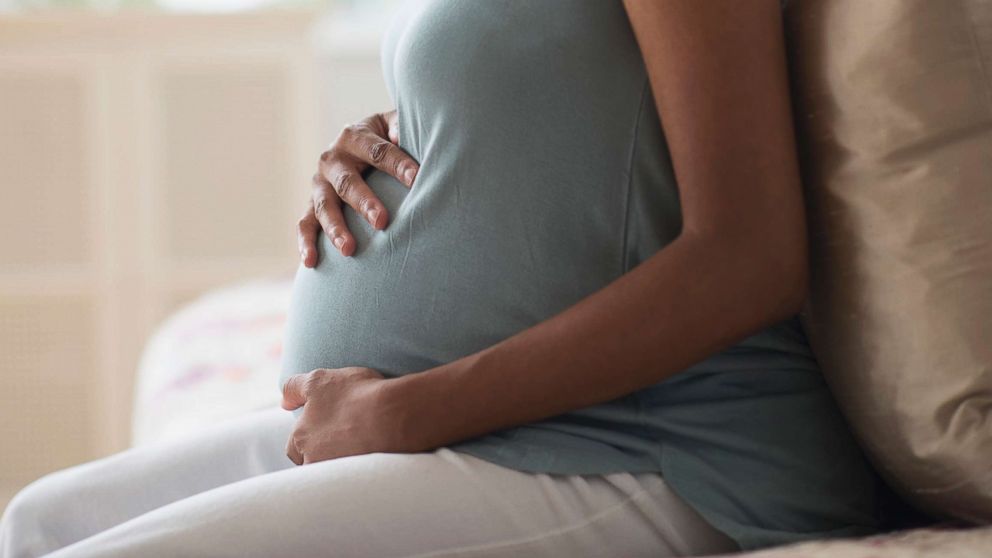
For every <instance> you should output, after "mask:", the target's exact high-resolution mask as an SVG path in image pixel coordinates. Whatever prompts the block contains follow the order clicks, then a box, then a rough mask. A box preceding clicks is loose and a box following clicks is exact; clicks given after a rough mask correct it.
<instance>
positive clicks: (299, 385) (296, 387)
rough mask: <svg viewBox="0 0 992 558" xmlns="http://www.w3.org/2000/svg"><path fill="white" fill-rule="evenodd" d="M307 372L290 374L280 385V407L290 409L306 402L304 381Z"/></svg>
mask: <svg viewBox="0 0 992 558" xmlns="http://www.w3.org/2000/svg"><path fill="white" fill-rule="evenodd" d="M307 376H309V374H296V375H295V376H290V377H289V379H288V380H286V383H285V384H283V386H282V408H283V409H286V410H287V411H292V410H293V409H296V408H298V407H302V406H303V405H304V404H305V403H306V402H307V395H306V390H305V385H306V384H305V383H304V382H306V380H307Z"/></svg>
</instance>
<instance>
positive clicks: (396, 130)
mask: <svg viewBox="0 0 992 558" xmlns="http://www.w3.org/2000/svg"><path fill="white" fill-rule="evenodd" d="M382 117H383V119H385V120H386V126H387V127H388V128H389V141H391V142H393V143H395V144H399V143H400V116H399V113H398V112H397V111H395V110H391V111H389V112H387V113H384V114H383V115H382Z"/></svg>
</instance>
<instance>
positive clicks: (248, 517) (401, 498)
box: [0, 408, 735, 558]
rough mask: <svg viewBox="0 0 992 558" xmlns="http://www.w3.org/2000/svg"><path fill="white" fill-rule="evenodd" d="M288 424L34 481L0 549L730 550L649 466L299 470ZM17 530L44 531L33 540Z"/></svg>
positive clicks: (440, 453) (405, 460) (279, 416)
mask: <svg viewBox="0 0 992 558" xmlns="http://www.w3.org/2000/svg"><path fill="white" fill-rule="evenodd" d="M293 421H294V419H293V417H292V414H291V413H289V412H287V411H283V410H282V409H278V408H275V409H267V410H265V411H260V412H258V413H253V414H252V415H250V416H246V417H242V418H241V419H237V420H235V421H231V422H230V423H229V424H225V425H218V427H215V428H212V429H210V430H208V431H204V432H201V433H200V434H199V435H197V436H195V437H192V438H188V439H185V440H182V441H177V442H165V443H162V444H153V445H150V446H144V447H139V448H134V449H132V450H128V451H126V452H122V453H120V454H116V455H114V456H110V457H108V458H105V459H103V460H98V461H95V462H92V463H88V464H84V465H81V466H78V467H74V468H70V469H66V470H64V471H60V472H57V473H54V474H52V475H48V476H46V477H43V478H42V479H39V481H36V483H33V484H32V485H31V486H29V487H27V488H26V489H25V490H23V491H22V493H19V494H18V496H17V497H15V499H14V501H12V502H11V505H10V506H8V512H9V513H7V514H5V517H4V520H3V522H4V524H3V525H0V533H2V535H0V548H2V549H3V552H4V553H3V558H12V557H14V556H20V555H21V554H17V551H16V549H14V548H8V546H9V545H11V544H15V545H17V546H19V547H22V545H24V547H25V548H24V554H23V555H27V556H31V555H37V553H38V552H39V551H40V552H45V551H49V550H52V549H55V548H59V547H63V546H64V548H62V550H60V551H58V552H55V553H54V554H52V555H51V556H52V557H53V558H77V557H84V556H107V557H113V556H135V555H140V556H150V557H155V556H184V555H210V556H239V557H252V556H260V557H261V556H265V557H270V556H281V555H288V554H290V553H293V554H302V555H317V556H324V555H326V556H363V557H370V556H374V557H383V558H384V557H389V556H404V557H409V556H421V557H424V556H432V557H434V556H436V557H441V556H472V557H481V556H520V555H526V556H576V557H577V556H605V555H610V556H642V555H643V556H648V555H650V556H664V555H685V554H689V553H699V554H702V553H712V552H720V551H729V550H733V549H734V548H735V547H733V546H728V544H730V545H732V543H730V542H729V540H728V539H726V538H725V537H724V536H722V535H720V534H719V533H717V532H715V531H714V530H713V529H712V527H710V526H709V525H707V524H706V523H705V522H703V521H702V519H701V518H699V516H698V515H697V514H696V513H695V512H693V511H692V510H691V509H690V508H689V507H688V506H687V505H686V504H685V503H684V502H683V501H682V500H680V499H679V498H678V497H677V496H676V495H675V494H674V493H673V492H671V491H670V490H669V489H668V487H667V485H666V484H665V482H664V480H663V479H662V478H661V476H660V475H656V474H629V473H615V474H610V475H602V476H600V475H588V476H579V475H547V474H532V473H525V472H520V471H516V470H513V469H509V468H505V467H502V466H499V465H495V464H493V463H489V462H487V461H484V460H482V459H479V458H476V457H473V456H470V455H467V454H462V453H457V452H454V451H452V450H450V449H448V448H440V449H438V450H436V451H433V452H425V453H416V454H399V453H397V454H392V453H373V454H367V455H358V456H351V457H345V458H340V459H334V460H330V461H322V462H318V463H312V464H308V465H304V466H302V467H298V466H295V465H293V463H292V462H290V461H289V459H288V458H287V457H286V455H285V451H284V450H285V442H286V440H287V439H288V436H289V432H290V430H291V428H292V424H293ZM55 502H58V504H57V505H56V504H55ZM11 509H13V510H14V511H13V512H10V510H11ZM8 516H9V517H8ZM8 523H10V524H9V525H8ZM21 529H23V530H25V531H24V532H19V531H20V530H21ZM31 530H34V531H36V532H37V533H38V534H39V535H40V534H41V533H43V534H44V538H41V537H40V536H39V538H37V539H36V540H35V541H31V540H30V537H32V536H34V533H31V532H29V531H31ZM8 531H9V532H8ZM80 539H81V540H80ZM73 541H78V542H73ZM32 544H37V545H38V546H31V545H32ZM66 544H68V546H65V545H66ZM43 545H49V546H47V547H43Z"/></svg>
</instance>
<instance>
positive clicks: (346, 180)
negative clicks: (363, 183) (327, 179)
mask: <svg viewBox="0 0 992 558" xmlns="http://www.w3.org/2000/svg"><path fill="white" fill-rule="evenodd" d="M331 186H333V187H334V191H335V192H337V193H338V195H339V196H341V198H342V199H343V198H345V197H347V196H348V195H349V194H350V193H351V191H352V190H354V187H355V173H353V172H351V171H342V172H339V173H337V174H335V175H334V178H333V179H332V180H331Z"/></svg>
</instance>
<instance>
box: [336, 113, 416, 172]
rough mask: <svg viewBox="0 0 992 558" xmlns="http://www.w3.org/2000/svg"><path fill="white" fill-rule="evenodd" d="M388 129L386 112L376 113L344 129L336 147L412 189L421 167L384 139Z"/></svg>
mask: <svg viewBox="0 0 992 558" xmlns="http://www.w3.org/2000/svg"><path fill="white" fill-rule="evenodd" d="M394 112H395V111H394ZM389 127H390V123H389V115H388V113H387V114H375V115H373V116H371V117H369V118H366V119H365V120H363V121H362V122H361V123H359V124H357V125H353V126H347V127H345V129H344V130H343V131H342V132H341V135H340V137H338V140H337V141H336V142H335V146H336V148H338V149H341V150H343V151H344V152H346V153H348V154H350V155H352V156H354V157H357V158H358V159H359V160H361V161H363V162H365V163H367V164H369V165H372V166H373V167H375V168H377V169H379V170H381V171H383V172H385V173H387V174H389V175H391V176H392V177H393V178H395V179H396V180H399V181H400V182H401V183H403V184H405V185H406V186H407V187H408V188H409V187H411V186H413V181H414V179H415V178H416V177H417V172H418V171H419V170H420V165H418V164H417V162H416V161H414V160H413V157H411V156H410V155H409V154H408V153H407V152H406V151H403V150H402V149H400V148H399V147H398V146H397V145H396V144H395V143H393V142H391V141H390V140H389V139H387V138H386V137H385V136H389ZM397 138H398V136H397ZM397 141H398V139H397Z"/></svg>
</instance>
